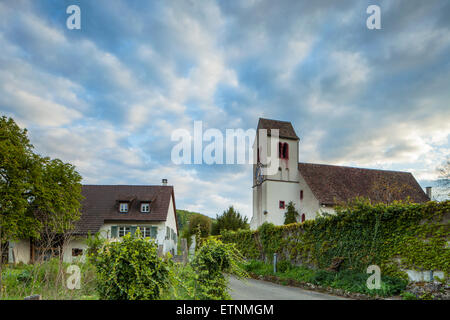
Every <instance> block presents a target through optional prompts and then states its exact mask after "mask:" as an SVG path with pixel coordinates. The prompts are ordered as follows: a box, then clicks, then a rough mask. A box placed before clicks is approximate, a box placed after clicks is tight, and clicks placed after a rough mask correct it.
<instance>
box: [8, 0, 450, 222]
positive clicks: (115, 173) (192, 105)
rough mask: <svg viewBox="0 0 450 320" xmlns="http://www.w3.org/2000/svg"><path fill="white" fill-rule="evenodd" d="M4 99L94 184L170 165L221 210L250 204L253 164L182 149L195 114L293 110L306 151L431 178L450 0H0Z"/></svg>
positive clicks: (439, 130) (448, 129)
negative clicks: (174, 153)
mask: <svg viewBox="0 0 450 320" xmlns="http://www.w3.org/2000/svg"><path fill="white" fill-rule="evenodd" d="M74 4H75V5H78V6H79V7H80V9H81V29H80V30H77V29H73V30H69V29H68V28H67V27H66V20H67V18H68V17H69V14H67V13H66V9H67V7H68V6H70V5H74ZM372 4H377V5H379V7H380V9H381V29H379V30H377V29H374V30H369V29H368V28H367V26H366V20H367V18H368V17H369V14H367V13H366V9H367V7H368V6H369V5H372ZM0 114H1V115H6V116H10V117H13V118H14V119H15V120H16V122H17V123H18V124H19V125H20V126H22V127H26V128H27V129H28V130H29V137H30V139H31V142H32V143H33V144H34V146H35V149H36V151H37V152H38V153H40V154H42V155H46V156H50V157H52V158H60V159H62V160H63V161H66V162H70V163H72V164H74V165H75V166H76V168H77V170H78V171H79V172H80V174H81V175H82V176H83V183H85V184H151V185H152V184H160V183H161V179H163V178H166V179H168V181H169V184H170V185H173V186H174V188H175V198H176V205H177V208H179V209H186V210H191V211H196V212H201V213H204V214H207V215H209V216H212V217H215V215H216V214H220V213H222V212H223V211H224V210H225V209H226V208H227V207H228V206H230V205H234V206H235V208H236V209H237V210H238V211H240V212H241V213H243V214H244V215H246V216H248V217H249V218H250V217H251V211H252V200H251V198H252V189H251V187H252V167H251V165H218V164H215V165H207V164H200V165H189V164H181V165H176V164H174V163H173V162H172V161H171V150H172V148H173V147H174V145H175V144H176V143H177V142H174V141H172V140H171V134H172V132H174V130H176V129H180V128H184V129H187V130H189V131H192V130H193V124H194V121H202V124H203V127H204V129H205V130H206V129H208V128H214V129H218V130H220V131H221V132H223V133H225V130H226V129H237V128H242V129H244V130H247V129H256V125H257V122H258V118H260V117H264V118H271V119H278V120H286V121H291V122H292V124H293V126H294V128H295V130H296V133H297V135H298V136H299V137H300V147H299V160H300V161H301V162H314V163H326V164H336V165H349V166H358V167H364V168H379V169H387V170H402V171H410V172H412V173H413V174H414V176H415V177H416V179H417V180H418V181H419V183H420V184H421V185H422V187H425V186H428V185H434V180H436V179H437V178H438V174H437V172H436V167H438V166H440V165H441V164H442V163H443V162H444V161H445V160H446V159H447V158H448V156H449V154H450V152H449V151H450V143H449V137H450V1H447V0H441V1H437V0H428V1H422V0H407V1H406V0H403V1H402V0H391V1H387V0H385V1H381V0H377V1H375V0H371V1H360V0H358V1H356V0H355V1H335V0H330V1H320V0H318V1H309V0H308V1H300V0H293V1H272V0H271V1H264V0H252V1H230V0H227V1H225V0H224V1H214V0H204V1H202V0H199V1H181V0H180V1H130V0H118V1H106V0H96V1H80V0H68V1H61V0H58V1H56V0H53V1H51V0H34V1H31V0H14V1H10V0H0Z"/></svg>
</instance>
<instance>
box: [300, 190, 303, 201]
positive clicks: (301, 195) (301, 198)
mask: <svg viewBox="0 0 450 320" xmlns="http://www.w3.org/2000/svg"><path fill="white" fill-rule="evenodd" d="M300 200H303V190H300Z"/></svg>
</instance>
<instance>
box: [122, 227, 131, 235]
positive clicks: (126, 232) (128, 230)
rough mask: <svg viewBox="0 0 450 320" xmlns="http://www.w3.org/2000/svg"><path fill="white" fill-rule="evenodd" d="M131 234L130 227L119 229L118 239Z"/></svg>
mask: <svg viewBox="0 0 450 320" xmlns="http://www.w3.org/2000/svg"><path fill="white" fill-rule="evenodd" d="M129 233H131V227H119V237H123V236H124V235H126V234H129Z"/></svg>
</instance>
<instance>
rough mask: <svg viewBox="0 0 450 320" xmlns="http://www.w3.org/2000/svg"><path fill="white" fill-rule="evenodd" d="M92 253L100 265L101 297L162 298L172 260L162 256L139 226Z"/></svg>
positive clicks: (95, 261)
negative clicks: (94, 253) (132, 233)
mask: <svg viewBox="0 0 450 320" xmlns="http://www.w3.org/2000/svg"><path fill="white" fill-rule="evenodd" d="M89 257H90V261H92V263H93V264H94V265H95V267H96V273H97V291H98V294H99V296H100V299H112V300H143V299H151V300H152V299H158V298H159V297H160V295H161V291H162V290H163V289H165V288H167V287H168V286H169V282H170V278H169V276H170V275H169V273H170V270H169V268H170V260H167V261H164V260H163V259H161V258H159V257H158V252H157V245H156V243H155V242H154V241H153V240H149V239H145V238H143V237H142V236H141V234H140V232H139V229H138V230H137V231H136V232H135V234H134V235H130V234H128V235H126V236H124V237H123V238H122V241H117V242H109V243H106V244H105V245H104V246H103V248H102V249H101V250H100V251H99V252H98V254H97V256H95V257H93V256H89Z"/></svg>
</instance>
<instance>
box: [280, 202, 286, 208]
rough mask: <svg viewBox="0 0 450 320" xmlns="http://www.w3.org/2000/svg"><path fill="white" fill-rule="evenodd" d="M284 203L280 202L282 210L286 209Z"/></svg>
mask: <svg viewBox="0 0 450 320" xmlns="http://www.w3.org/2000/svg"><path fill="white" fill-rule="evenodd" d="M284 207H285V206H284V201H280V209H284Z"/></svg>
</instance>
